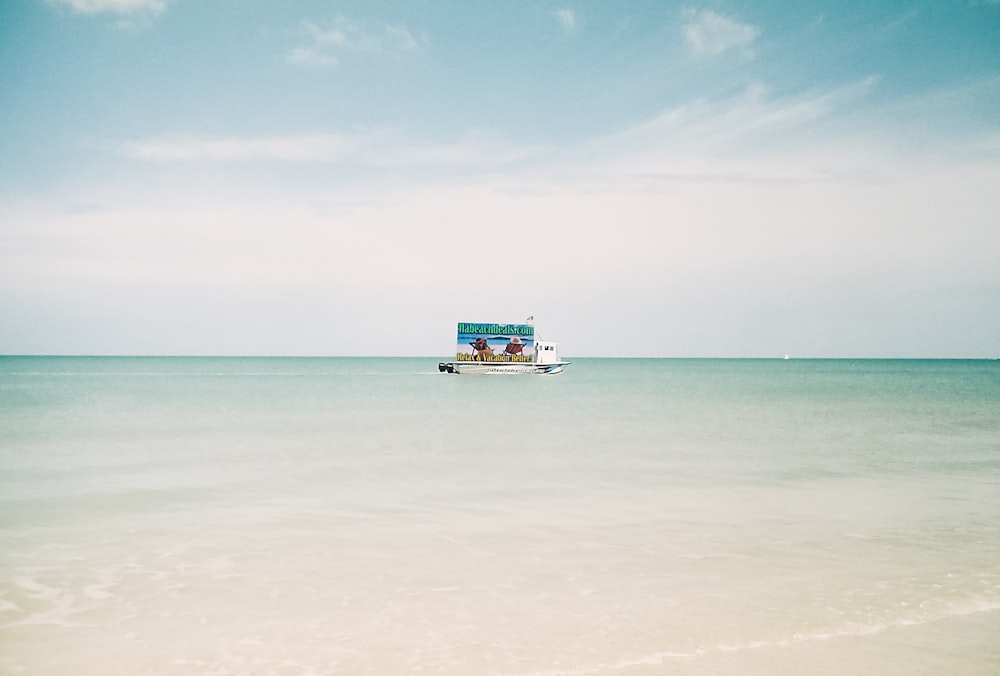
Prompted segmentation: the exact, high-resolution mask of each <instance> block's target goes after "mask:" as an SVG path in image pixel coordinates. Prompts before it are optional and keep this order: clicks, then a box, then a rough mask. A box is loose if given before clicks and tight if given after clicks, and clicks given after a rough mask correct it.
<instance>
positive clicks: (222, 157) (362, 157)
mask: <svg viewBox="0 0 1000 676" xmlns="http://www.w3.org/2000/svg"><path fill="white" fill-rule="evenodd" d="M538 152H540V150H539V149H537V148H531V147H527V148H518V147H515V146H512V145H510V144H508V143H505V142H504V141H502V140H500V139H498V138H495V137H493V136H490V135H483V134H478V135H476V134H473V135H469V136H466V137H463V138H461V139H458V140H456V141H453V142H450V143H436V144H435V143H427V142H421V141H415V140H412V139H407V138H405V137H403V136H402V135H400V134H398V133H394V132H391V131H385V130H374V131H366V132H360V133H357V134H322V133H318V134H300V135H287V136H267V137H225V138H204V137H192V136H175V137H168V138H154V139H145V140H138V141H132V142H128V143H125V144H123V145H121V146H120V147H119V153H120V154H121V155H124V156H125V157H129V158H132V159H137V160H143V161H147V162H320V163H351V164H356V165H364V166H377V167H429V166H436V167H470V168H471V167H495V166H497V165H499V164H505V163H510V162H516V161H519V160H522V159H524V158H526V157H528V156H531V155H533V154H536V153H538Z"/></svg>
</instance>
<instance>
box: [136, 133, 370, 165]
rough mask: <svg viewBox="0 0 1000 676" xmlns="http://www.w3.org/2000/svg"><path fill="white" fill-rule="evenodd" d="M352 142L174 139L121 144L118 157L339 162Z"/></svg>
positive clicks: (326, 138) (325, 138) (323, 137)
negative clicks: (121, 155) (120, 151)
mask: <svg viewBox="0 0 1000 676" xmlns="http://www.w3.org/2000/svg"><path fill="white" fill-rule="evenodd" d="M355 145H356V144H355V142H354V141H353V140H352V139H350V138H348V137H345V136H338V135H335V134H317V135H311V136H274V137H266V138H240V137H228V138H194V137H174V138H164V139H150V140H144V141H134V142H131V143H127V144H125V145H124V146H123V147H122V148H121V150H122V154H124V155H126V156H127V157H132V158H135V159H140V160H149V161H154V162H187V161H221V162H241V161H247V160H282V161H326V162H332V161H337V160H340V159H343V158H344V157H346V156H348V155H350V154H351V153H352V152H354V150H355Z"/></svg>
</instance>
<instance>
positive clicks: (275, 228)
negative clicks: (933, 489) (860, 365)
mask: <svg viewBox="0 0 1000 676" xmlns="http://www.w3.org/2000/svg"><path fill="white" fill-rule="evenodd" d="M528 316H533V317H534V319H535V325H536V334H537V335H538V336H539V337H541V338H544V339H549V340H558V341H559V342H560V347H561V352H562V353H563V354H564V355H565V356H569V357H573V356H577V357H776V356H783V355H785V354H789V355H791V356H793V357H845V358H864V357H901V358H910V357H913V358H924V357H926V358H937V357H947V358H952V357H954V358H991V359H992V358H998V357H1000V0H949V1H948V2H941V1H940V0H936V1H933V2H930V1H923V0H913V1H897V0H885V1H882V2H877V3H876V2H870V1H869V0H862V1H858V0H837V1H836V2H833V1H823V0H801V1H795V2H793V1H791V0H789V1H788V2H751V1H750V0H731V1H728V0H692V1H685V2H673V1H672V0H656V1H652V2H645V1H642V0H635V1H633V2H627V3H609V2H548V1H546V0H538V1H530V0H511V1H509V2H500V1H486V0H471V1H457V0H456V1H454V2H447V1H443V0H442V1H434V2H427V1H421V0H406V1H403V0H400V1H377V0H376V1H364V2H362V1H357V2H355V1H346V2H338V1H335V0H327V1H318V0H317V1H312V0H301V1H300V0H286V1H284V2H261V1H254V0H5V1H4V2H2V3H0V354H127V355H144V354H151V355H331V356H338V355H344V356H380V355H385V356H407V355H413V356H433V357H435V358H437V357H440V358H444V357H447V356H448V355H449V354H450V351H451V350H452V349H453V346H454V341H455V338H454V336H455V330H456V324H457V323H458V322H505V323H506V322H521V321H523V320H524V319H525V318H527V317H528Z"/></svg>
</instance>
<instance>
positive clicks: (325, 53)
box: [286, 16, 425, 67]
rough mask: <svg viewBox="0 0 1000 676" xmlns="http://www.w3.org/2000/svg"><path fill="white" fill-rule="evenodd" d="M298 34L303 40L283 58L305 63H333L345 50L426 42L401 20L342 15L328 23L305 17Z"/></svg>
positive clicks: (374, 49) (391, 48) (368, 50)
mask: <svg viewBox="0 0 1000 676" xmlns="http://www.w3.org/2000/svg"><path fill="white" fill-rule="evenodd" d="M301 34H302V36H303V38H304V40H305V43H304V44H302V45H299V46H297V47H294V48H293V49H291V50H290V51H289V53H288V56H287V57H286V60H287V61H288V62H289V63H291V64H293V65H297V66H307V67H332V66H336V65H337V64H338V63H339V62H340V56H341V55H342V54H343V53H345V52H366V53H373V54H376V53H383V52H407V51H412V50H415V49H419V48H420V47H421V46H422V45H423V44H424V42H425V39H424V38H422V37H419V36H417V35H415V34H414V33H413V32H412V31H411V30H410V29H409V28H408V27H407V26H406V25H403V24H398V25H393V24H386V23H377V24H372V25H362V24H359V23H356V22H354V21H351V20H350V19H347V18H346V17H342V16H339V17H337V18H336V19H334V20H333V21H332V22H330V23H329V24H327V25H319V24H316V23H313V22H311V21H304V22H303V23H302V28H301Z"/></svg>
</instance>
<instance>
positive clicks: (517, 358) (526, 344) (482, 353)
mask: <svg viewBox="0 0 1000 676" xmlns="http://www.w3.org/2000/svg"><path fill="white" fill-rule="evenodd" d="M457 354H458V361H488V362H530V361H531V360H532V359H533V358H534V354H535V327H534V326H532V325H531V324H489V323H486V324H480V323H475V322H459V323H458V349H457Z"/></svg>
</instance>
